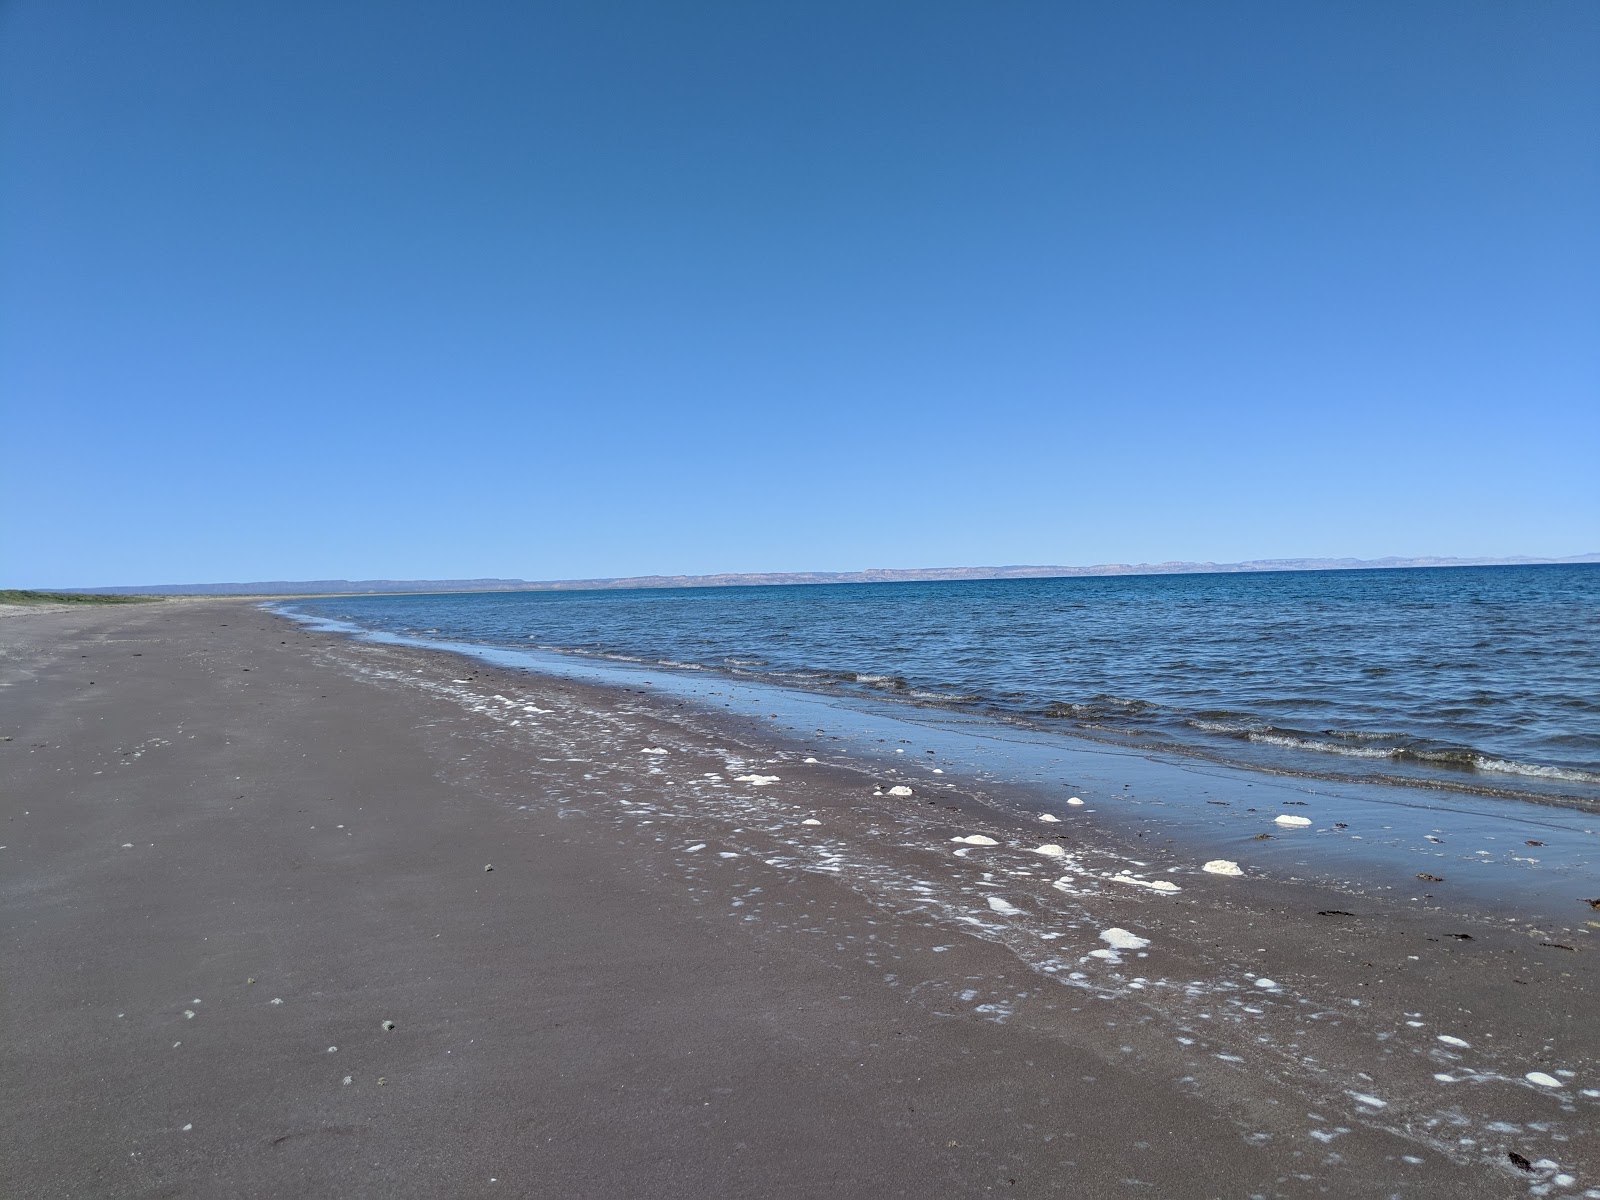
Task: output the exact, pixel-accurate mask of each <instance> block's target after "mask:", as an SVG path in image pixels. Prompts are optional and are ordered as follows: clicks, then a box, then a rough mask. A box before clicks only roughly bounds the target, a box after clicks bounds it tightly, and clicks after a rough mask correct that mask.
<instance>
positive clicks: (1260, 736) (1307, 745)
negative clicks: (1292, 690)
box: [1245, 731, 1401, 758]
mask: <svg viewBox="0 0 1600 1200" xmlns="http://www.w3.org/2000/svg"><path fill="white" fill-rule="evenodd" d="M1245 736H1246V737H1247V738H1249V739H1250V740H1251V741H1252V742H1260V743H1261V744H1262V745H1264V746H1287V747H1289V748H1291V749H1294V750H1316V751H1318V752H1320V753H1323V754H1342V755H1344V756H1345V757H1346V758H1394V757H1395V756H1396V755H1397V754H1399V753H1401V751H1400V750H1399V749H1397V748H1395V747H1392V746H1346V745H1342V744H1340V743H1338V742H1325V741H1322V740H1320V739H1318V738H1307V737H1297V736H1295V735H1294V734H1289V733H1266V732H1261V731H1255V732H1251V733H1247V734H1246V735H1245Z"/></svg>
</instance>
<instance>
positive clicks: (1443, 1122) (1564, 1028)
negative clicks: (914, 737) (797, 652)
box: [0, 599, 1600, 1197]
mask: <svg viewBox="0 0 1600 1200" xmlns="http://www.w3.org/2000/svg"><path fill="white" fill-rule="evenodd" d="M0 654H3V657H0V738H4V739H5V740H3V741H0V781H3V792H0V796H3V809H4V811H3V813H0V846H3V848H0V895H3V899H4V903H3V906H0V921H3V925H4V938H5V941H4V946H5V954H6V963H7V967H6V974H5V990H4V1008H3V1022H4V1024H3V1028H4V1033H5V1038H4V1050H3V1062H4V1074H3V1079H4V1083H5V1086H4V1088H3V1089H0V1105H3V1108H0V1148H3V1161H4V1163H5V1166H4V1176H5V1182H4V1188H3V1190H4V1191H5V1192H6V1194H9V1195H18V1196H157V1195H159V1196H196V1197H201V1196H217V1195H252V1196H261V1195H283V1196H298V1195H307V1196H310V1195H339V1196H347V1197H348V1196H436V1195H450V1196H507V1195H509V1196H524V1195H526V1196H534V1195H538V1196H591V1197H634V1196H637V1197H704V1196H746V1195H772V1196H796V1197H798V1196H815V1195H822V1194H828V1195H840V1196H866V1195H873V1196H878V1195H904V1196H918V1197H928V1196H968V1195H988V1194H1003V1195H1016V1196H1034V1195H1039V1196H1043V1195H1062V1196H1083V1195H1094V1196H1110V1195H1124V1194H1127V1195H1157V1196H1173V1197H1178V1196H1182V1197H1188V1196H1247V1195H1258V1196H1301V1195H1307V1196H1309V1195H1337V1196H1348V1197H1366V1196H1371V1197H1380V1196H1383V1197H1387V1196H1426V1197H1432V1196H1439V1197H1446V1196H1448V1197H1505V1196H1513V1195H1571V1196H1588V1197H1596V1196H1600V1145H1597V1138H1600V1133H1597V1131H1600V1030H1597V1028H1596V1025H1595V1022H1594V1020H1593V1015H1594V1000H1593V997H1594V995H1595V990H1596V984H1597V982H1600V980H1597V979H1596V972H1595V968H1594V965H1593V964H1594V953H1593V952H1592V950H1590V949H1589V946H1588V944H1587V941H1586V938H1585V937H1579V936H1575V935H1570V934H1563V933H1559V932H1558V931H1555V930H1552V929H1549V928H1533V927H1527V928H1523V927H1518V926H1516V925H1514V924H1508V923H1506V922H1492V921H1487V920H1483V919H1480V918H1478V917H1475V916H1472V915H1470V914H1461V915H1455V914H1451V913H1449V912H1442V911H1440V910H1438V909H1428V910H1425V911H1418V910H1415V909H1411V908H1407V907H1404V906H1402V905H1400V904H1398V903H1390V902H1387V901H1385V900H1383V899H1381V898H1373V897H1364V898H1362V899H1361V900H1360V901H1359V902H1358V903H1357V902H1352V900H1351V898H1350V897H1349V896H1348V895H1345V894H1342V893H1339V892H1336V891H1333V890H1325V889H1322V888H1319V887H1316V886H1313V885H1310V884H1306V883H1301V882H1295V881H1292V880H1289V879H1286V878H1279V877H1261V876H1259V875H1257V874H1255V873H1246V874H1245V875H1243V876H1232V875H1228V874H1222V873H1217V872H1216V871H1207V870H1206V869H1205V864H1203V863H1202V862H1201V861H1198V860H1197V861H1195V862H1194V863H1192V865H1190V866H1188V867H1186V868H1184V869H1181V870H1170V871H1169V870H1162V871H1160V872H1156V871H1154V870H1153V869H1152V868H1151V866H1150V863H1149V857H1150V856H1144V857H1141V851H1140V847H1139V846H1138V845H1137V844H1132V845H1129V844H1125V843H1124V842H1123V841H1121V840H1119V835H1117V834H1116V833H1114V832H1113V831H1111V830H1110V829H1108V828H1106V827H1103V826H1101V825H1099V824H1097V823H1096V822H1095V820H1094V819H1093V818H1092V817H1090V816H1085V817H1083V818H1081V819H1080V818H1077V817H1074V816H1072V815H1071V814H1067V815H1065V816H1063V817H1061V818H1059V819H1057V820H1054V821H1044V820H1041V819H1040V816H1042V815H1047V814H1039V813H1031V814H1030V813H1029V812H1026V811H1023V810H1022V809H1019V808H1015V807H1013V808H1004V807H996V806H995V805H994V804H992V803H986V802H984V801H982V800H980V799H979V798H978V796H977V795H975V794H974V792H973V791H972V790H971V789H968V788H966V787H964V786H963V785H962V784H961V783H960V782H959V781H958V780H951V781H949V782H942V783H939V784H937V785H934V784H932V783H930V782H929V781H928V779H927V778H926V776H924V775H917V774H914V773H912V772H910V771H909V770H905V771H900V770H896V769H895V768H893V767H885V766H884V765H883V764H882V763H881V762H875V763H870V764H868V763H858V762H853V761H851V760H850V758H849V756H848V755H844V754H840V753H835V752H832V751H830V748H829V741H828V733H827V731H826V730H825V729H819V730H818V731H817V732H816V734H815V736H814V737H813V738H812V739H810V740H801V739H792V738H786V737H781V736H779V735H778V734H776V733H775V732H774V731H773V730H772V729H771V728H769V727H766V726H763V725H762V724H761V723H760V722H759V721H758V720H757V719H755V718H754V717H745V716H734V715H729V714H728V713H724V712H718V711H714V710H712V709H711V708H709V707H704V706H696V705H693V704H689V703H684V702H682V701H678V700H674V699H669V698H664V697H660V696H656V695H653V694H651V692H650V690H649V689H648V688H638V689H632V690H627V689H623V688H617V687H612V688H606V687H599V686H593V685H589V684H585V683H579V682H573V681H570V680H559V679H552V678H549V677H544V676H539V675H536V674H533V673H530V672H525V671H513V670H502V669H496V668H493V667H490V666H487V665H485V664H484V663H481V662H478V661H474V660H472V659H468V658H465V657H460V656H454V655H448V654H442V653H433V652H427V651H421V650H416V649H412V648H406V647H398V646H388V645H378V644H372V643H365V642H360V641H355V640H352V639H349V638H346V637H342V636H339V635H335V634H328V633H319V632H313V631H309V630H307V629H305V628H303V627H301V626H300V625H297V624H295V623H294V622H292V621H289V620H287V619H285V618H281V617H278V616H274V615H272V614H270V613H268V612H265V611H263V610H262V609H260V608H259V607H257V606H256V605H255V604H254V603H251V602H246V601H240V600H210V599H207V600H195V601H188V602H185V603H182V604H173V603H162V604H150V605H118V606H114V607H104V608H102V607H98V606H84V607H74V608H63V609H60V610H41V611H37V612H27V613H23V614H20V615H13V616H8V617H6V618H5V619H4V621H3V622H0ZM908 749H910V750H911V752H913V753H920V750H919V748H917V747H909V748H908ZM1091 799H1092V797H1091ZM1594 894H1595V895H1596V896H1597V897H1600V891H1597V892H1596V893H1594ZM1580 924H1581V922H1580Z"/></svg>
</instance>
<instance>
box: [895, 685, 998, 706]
mask: <svg viewBox="0 0 1600 1200" xmlns="http://www.w3.org/2000/svg"><path fill="white" fill-rule="evenodd" d="M905 694H906V698H907V699H910V700H922V701H925V702H926V703H929V704H977V703H980V702H981V701H982V700H983V697H982V696H961V695H957V694H955V693H953V692H926V691H921V690H919V689H917V688H911V689H909V690H908V691H907V692H906V693H905Z"/></svg>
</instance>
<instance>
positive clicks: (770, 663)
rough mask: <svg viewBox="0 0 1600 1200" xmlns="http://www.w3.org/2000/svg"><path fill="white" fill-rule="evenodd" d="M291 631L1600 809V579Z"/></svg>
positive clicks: (648, 601)
mask: <svg viewBox="0 0 1600 1200" xmlns="http://www.w3.org/2000/svg"><path fill="white" fill-rule="evenodd" d="M292 608H293V609H294V610H296V611H299V612H303V613H307V614H314V615H317V616H322V617H331V618H335V619H339V620H343V621H348V622H351V623H353V624H356V625H359V626H361V627H363V628H367V629H373V630H382V631H385V632H389V633H398V634H411V635H426V636H428V637H431V638H438V639H447V640H451V641H461V642H470V643H477V644H484V645H501V646H519V647H530V646H531V647H537V648H540V649H547V650H558V651H562V652H565V653H568V654H577V655H585V656H592V657H598V658H604V659H612V660H619V661H624V662H637V663H643V664H647V665H650V666H653V667H664V668H667V669H672V670H680V671H710V672H718V673H724V674H728V675H731V676H738V677H744V678H750V679H755V680H760V681H763V682H766V683H773V684H778V685H780V686H784V687H790V688H802V689H807V690H814V691H825V692H830V693H834V694H837V695H842V696H846V697H848V696H850V695H858V696H862V697H872V698H874V699H875V700H883V699H888V700H892V701H895V702H898V703H900V704H904V705H908V706H919V707H923V708H934V709H946V710H954V711H959V712H963V713H968V714H976V715H981V716H983V717H986V718H990V719H994V720H998V721H1004V722H1008V723H1011V724H1018V725H1025V726H1028V727H1031V728H1033V729H1035V730H1039V731H1046V732H1050V733H1055V734H1060V735H1065V736H1070V737H1079V738H1084V737H1087V738H1094V739H1097V740H1102V741H1110V742H1115V743H1118V744H1123V745H1134V746H1140V747H1149V748H1153V749H1159V750H1162V751H1168V752H1176V753H1182V754H1189V755H1195V756H1199V757H1203V758H1209V759H1214V760H1218V761H1224V762H1228V763H1231V764H1234V765H1238V766H1244V767H1254V768H1257V769H1265V770H1271V771H1278V772H1288V773H1292V774H1302V775H1310V776H1323V777H1331V778H1346V779H1382V780H1389V781H1394V782H1403V783H1410V784H1418V785H1427V786H1434V787H1447V788H1455V789H1460V790H1469V791H1473V792H1479V793H1483V794H1488V795H1508V796H1526V797H1534V798H1540V799H1568V800H1576V801H1579V802H1600V566H1594V565H1579V566H1541V567H1482V568H1448V569H1444V568H1441V569H1423V570H1397V571H1348V572H1310V571H1304V572H1283V573H1271V574H1228V575H1168V576H1119V577H1107V578H1081V579H1047V580H1033V579H1029V580H984V581H963V582H950V583H947V582H940V583H894V584H840V585H823V586H807V587H741V588H682V589H641V590H629V591H622V590H617V591H561V592H510V593H504V592H502V593H484V594H475V595H419V596H348V597H336V598H330V599H321V600H308V601H295V602H293V604H292Z"/></svg>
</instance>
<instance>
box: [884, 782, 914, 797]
mask: <svg viewBox="0 0 1600 1200" xmlns="http://www.w3.org/2000/svg"><path fill="white" fill-rule="evenodd" d="M889 795H891V796H909V795H911V789H910V788H908V787H907V786H906V785H905V784H903V783H897V784H895V785H894V786H893V787H892V788H890V789H889Z"/></svg>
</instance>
